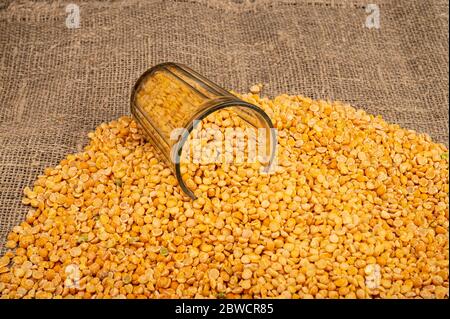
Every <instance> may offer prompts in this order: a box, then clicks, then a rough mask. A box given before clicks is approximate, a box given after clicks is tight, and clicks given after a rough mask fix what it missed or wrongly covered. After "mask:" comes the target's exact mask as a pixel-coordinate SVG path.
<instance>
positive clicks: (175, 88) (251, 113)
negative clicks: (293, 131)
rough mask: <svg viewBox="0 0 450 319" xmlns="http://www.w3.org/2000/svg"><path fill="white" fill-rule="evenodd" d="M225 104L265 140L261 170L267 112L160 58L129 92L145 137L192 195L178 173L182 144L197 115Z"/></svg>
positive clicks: (270, 151) (270, 145)
mask: <svg viewBox="0 0 450 319" xmlns="http://www.w3.org/2000/svg"><path fill="white" fill-rule="evenodd" d="M224 108H230V110H232V111H233V112H234V113H235V114H236V115H237V116H239V117H240V118H241V119H242V120H244V122H245V123H246V124H248V125H249V127H252V128H254V129H259V131H260V130H261V129H263V131H264V132H265V134H263V135H264V143H265V144H266V147H265V150H266V154H265V155H266V158H267V160H266V161H265V171H266V172H268V171H269V169H270V167H271V165H272V163H273V161H274V157H275V150H276V131H275V129H274V127H273V124H272V121H271V120H270V118H269V117H268V115H267V114H266V113H265V112H264V111H263V110H262V109H261V108H259V107H258V106H256V105H253V104H251V103H248V102H245V101H243V100H241V99H239V98H238V97H236V96H234V95H233V94H231V93H229V92H228V91H226V90H224V89H222V88H220V87H219V86H218V85H216V84H214V83H213V82H211V81H209V80H208V79H206V78H205V77H203V76H201V75H200V74H198V73H197V72H195V71H193V70H191V69H189V68H188V67H186V66H184V65H181V64H176V63H163V64H159V65H156V66H154V67H152V68H151V69H149V70H147V71H146V72H144V74H142V75H141V76H140V78H139V79H138V80H137V82H136V84H135V86H134V88H133V90H132V94H131V113H132V114H133V116H134V118H135V119H136V121H137V122H138V123H139V125H140V126H141V127H142V128H143V130H144V132H145V134H146V135H147V137H148V139H149V141H150V142H151V143H152V144H153V146H155V148H156V149H157V150H159V152H160V155H161V157H162V159H163V160H164V161H165V162H166V163H167V165H168V166H169V167H171V169H172V170H173V172H174V174H175V175H176V177H177V179H178V182H179V185H180V187H181V189H182V190H183V191H184V192H185V193H186V194H187V195H188V196H189V197H191V198H192V199H195V198H196V196H195V194H194V192H193V191H192V190H191V189H189V188H188V187H187V186H186V184H185V182H184V180H183V178H182V176H181V172H180V159H181V154H182V151H183V146H184V145H185V143H186V141H187V140H188V137H189V134H190V133H191V132H192V131H193V130H194V128H196V126H197V125H198V124H199V123H200V122H201V120H202V119H204V118H205V117H207V116H208V115H210V114H211V113H213V112H216V111H218V110H220V109H224Z"/></svg>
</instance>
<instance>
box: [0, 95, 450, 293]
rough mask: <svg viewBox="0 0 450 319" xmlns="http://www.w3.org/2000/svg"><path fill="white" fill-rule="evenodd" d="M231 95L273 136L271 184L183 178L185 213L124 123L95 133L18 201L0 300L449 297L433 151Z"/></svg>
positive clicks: (239, 177)
mask: <svg viewBox="0 0 450 319" xmlns="http://www.w3.org/2000/svg"><path fill="white" fill-rule="evenodd" d="M259 89H260V88H259V87H257V86H255V87H254V88H253V89H252V91H253V92H255V93H257V92H259ZM242 97H243V99H245V100H247V101H249V102H251V103H255V104H257V105H259V106H261V107H262V108H263V109H264V110H265V111H266V112H267V113H268V115H269V116H270V117H271V118H272V120H273V122H274V125H275V127H276V128H277V129H278V143H279V148H278V165H279V167H278V170H277V171H276V172H275V173H273V174H270V175H265V174H260V173H259V167H260V166H259V165H258V164H257V163H252V164H250V163H249V164H236V165H231V164H209V165H201V164H193V163H191V164H188V165H185V166H184V167H183V174H184V175H183V176H184V177H185V179H186V183H187V184H188V186H189V187H190V188H192V189H195V192H196V195H197V196H198V199H197V200H195V201H191V200H190V199H189V198H187V197H186V196H185V195H184V194H182V193H181V190H180V189H179V188H178V186H177V180H176V178H175V177H174V176H173V174H172V173H171V171H170V170H169V168H167V167H165V166H164V164H163V163H162V162H160V161H159V160H158V158H157V156H156V154H155V150H154V149H153V147H152V146H151V145H150V144H148V143H145V141H144V139H143V136H142V135H141V131H140V130H139V128H138V127H137V125H136V123H135V122H134V121H133V120H132V119H130V118H129V117H122V118H120V119H118V120H117V121H112V122H110V123H108V124H106V123H104V124H101V125H100V126H99V127H98V128H97V129H96V130H95V132H92V133H90V134H89V138H90V139H91V141H90V143H89V145H88V146H87V147H86V149H85V151H83V152H81V153H78V154H74V155H68V156H67V157H66V158H65V159H64V160H62V161H61V163H60V164H59V165H57V166H56V167H54V168H48V169H46V170H45V172H44V174H43V175H42V176H39V177H38V179H37V181H36V182H35V184H34V187H33V188H28V187H27V188H26V189H25V190H24V192H25V198H24V200H23V202H24V204H27V205H30V206H31V207H32V208H31V209H30V211H29V213H28V214H27V216H26V219H25V221H24V222H22V223H21V224H20V225H18V226H16V227H14V228H13V229H12V231H11V233H10V234H9V236H8V241H7V243H6V247H7V248H9V251H8V252H6V254H5V255H4V256H3V257H1V258H0V295H1V296H2V298H180V297H185V298H253V297H255V298H256V297H262V298H275V297H282V298H448V289H449V288H448V273H449V269H448V262H449V258H448V253H449V245H448V213H449V203H448V191H449V189H448V188H449V184H448V150H447V149H446V148H445V147H444V146H443V145H440V144H436V143H433V142H432V141H431V140H430V138H429V137H428V136H427V135H424V134H417V133H415V132H414V131H410V130H405V129H402V128H400V127H399V126H398V125H393V124H388V123H386V122H384V121H383V120H382V119H381V118H380V117H375V116H372V115H368V114H366V113H365V112H364V111H362V110H355V109H354V108H352V107H350V106H348V105H343V104H340V103H328V102H324V101H313V100H311V99H308V98H304V97H301V96H287V95H281V96H278V97H276V98H274V99H272V100H270V99H268V98H260V97H259V96H258V95H256V94H248V95H244V96H242ZM206 122H207V124H208V123H209V125H215V126H218V127H226V126H230V125H233V124H238V123H237V122H235V121H234V120H233V116H232V114H230V113H228V112H227V111H222V112H219V113H215V114H213V115H211V116H210V117H209V118H208V119H206Z"/></svg>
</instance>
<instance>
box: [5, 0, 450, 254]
mask: <svg viewBox="0 0 450 319" xmlns="http://www.w3.org/2000/svg"><path fill="white" fill-rule="evenodd" d="M72 2H73V3H75V4H77V5H79V8H80V25H79V28H76V29H70V28H68V27H67V26H66V18H67V15H68V13H66V10H65V9H66V5H67V4H69V2H56V3H55V2H50V1H48V2H47V1H36V2H14V1H0V54H1V55H0V69H1V72H0V143H1V147H0V250H1V251H2V252H3V251H5V249H4V242H5V238H6V235H7V233H8V232H9V231H10V229H11V228H12V227H13V226H14V225H16V224H18V223H19V222H20V221H21V220H22V219H23V218H24V215H25V213H26V212H27V210H28V209H29V208H28V207H26V206H25V205H22V204H21V198H22V194H23V193H22V190H23V188H24V187H25V186H27V185H29V186H31V185H32V184H33V181H34V180H35V179H36V178H37V176H38V175H39V174H41V173H42V172H43V170H44V168H45V167H48V166H54V165H56V164H57V163H58V162H59V161H60V160H61V159H63V158H64V157H65V156H66V155H67V154H68V153H72V152H76V151H79V150H81V149H82V148H83V147H84V145H85V144H86V143H87V136H86V135H87V133H88V132H89V131H91V130H93V129H94V128H95V127H96V126H97V125H99V124H100V123H102V122H104V121H110V120H113V119H115V118H117V117H119V116H121V115H125V114H130V113H129V94H130V89H131V86H132V85H133V83H134V81H135V80H136V79H137V77H138V76H139V75H140V74H141V73H142V72H143V71H144V70H146V69H147V68H149V67H151V66H153V65H155V64H157V63H160V62H165V61H173V62H181V63H184V64H186V65H188V66H190V67H192V68H193V69H194V70H197V71H199V72H200V73H202V74H204V75H205V76H206V77H209V78H210V79H212V80H213V81H215V82H217V83H218V84H220V85H222V86H224V87H225V88H229V89H233V90H236V91H240V92H246V91H247V90H248V88H249V87H250V86H251V85H252V84H255V83H258V82H261V83H263V84H264V91H263V94H267V95H269V96H274V95H277V94H281V93H291V94H302V95H306V96H310V97H313V98H322V99H331V100H341V101H345V102H348V103H350V104H352V105H354V106H357V107H362V108H364V109H365V110H366V111H368V112H370V113H373V114H381V115H383V117H384V118H386V119H387V120H388V121H390V122H394V123H398V124H400V125H401V126H403V127H406V128H410V129H415V130H417V131H419V132H424V133H425V132H426V133H428V134H430V135H431V137H432V138H433V139H434V140H435V141H438V142H442V143H444V144H446V145H448V141H447V140H448V71H449V70H448V2H447V1H445V0H434V1H421V0H415V1H411V0H401V1H399V0H396V1H394V0H392V1H381V0H371V1H368V0H365V1H359V0H355V1H333V0H328V1H327V0H309V1H293V0H292V1H256V0H255V1H251V0H246V1H244V0H240V1H239V0H235V1H206V0H205V1H200V0H184V1H183V0H179V1H156V0H155V1H125V0H123V1H95V2H82V1H75V0H74V1H72ZM367 2H373V3H375V4H377V5H378V6H379V9H380V11H379V14H380V15H379V16H380V23H381V24H380V28H379V29H376V28H368V27H366V26H365V23H366V19H367V16H369V15H370V14H371V13H370V12H369V13H367V12H366V11H365V8H366V7H365V6H366V3H367Z"/></svg>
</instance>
